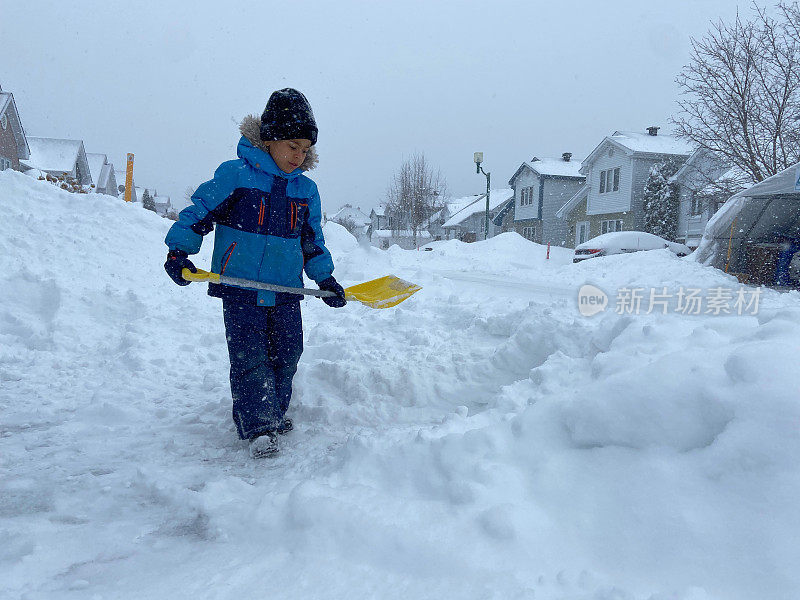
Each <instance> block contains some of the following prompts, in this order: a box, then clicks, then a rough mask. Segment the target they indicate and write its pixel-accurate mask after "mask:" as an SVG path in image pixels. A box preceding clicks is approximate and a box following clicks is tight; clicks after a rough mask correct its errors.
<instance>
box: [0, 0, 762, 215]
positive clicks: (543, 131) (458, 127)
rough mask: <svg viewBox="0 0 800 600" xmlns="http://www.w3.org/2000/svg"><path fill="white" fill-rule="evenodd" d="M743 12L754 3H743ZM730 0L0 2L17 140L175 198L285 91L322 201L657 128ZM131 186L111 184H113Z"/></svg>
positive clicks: (329, 204) (465, 186) (0, 80)
mask: <svg viewBox="0 0 800 600" xmlns="http://www.w3.org/2000/svg"><path fill="white" fill-rule="evenodd" d="M739 4H741V5H742V6H743V7H744V10H745V12H746V11H747V7H748V6H749V3H746V2H740V3H739ZM736 9H737V2H736V1H735V0H662V1H658V0H608V1H606V2H597V1H595V0H573V1H570V2H561V1H554V0H548V1H546V2H541V1H536V0H529V1H522V0H518V1H515V2H505V1H501V2H498V1H492V2H487V1H483V2H477V1H476V2H434V1H432V0H424V1H416V0H414V1H406V0H394V1H391V2H353V1H349V0H337V1H336V2H313V1H304V2H286V1H283V2H279V3H278V2H247V3H244V2H238V1H226V2H219V1H218V0H214V1H213V2H209V1H205V0H195V1H192V2H185V3H178V2H176V3H173V5H171V6H165V5H164V3H163V2H162V1H161V0H158V1H151V0H140V1H138V2H115V1H109V0H103V1H102V2H80V1H77V2H62V1H59V2H21V1H13V0H3V2H2V11H1V16H0V39H2V40H3V48H4V52H5V60H4V61H2V63H1V64H2V68H1V69H0V84H2V86H3V89H4V91H10V92H13V93H14V96H15V99H16V101H17V106H18V108H19V110H20V116H21V118H22V122H23V126H24V127H25V130H26V132H27V133H28V134H29V135H34V136H46V137H63V138H77V139H82V140H84V142H85V145H86V150H87V151H88V152H101V153H106V154H108V155H109V157H110V159H111V160H112V162H114V164H115V166H116V167H117V170H118V171H123V172H124V157H125V153H126V152H133V153H135V155H136V159H135V165H136V183H137V185H141V186H146V187H150V188H151V189H152V188H156V189H157V190H158V192H159V194H167V195H170V196H171V197H172V198H173V203H174V204H176V205H177V206H179V207H180V206H183V204H184V201H183V194H184V190H185V188H186V187H187V186H190V185H191V186H195V187H196V186H197V185H198V184H199V183H201V182H203V181H205V180H207V179H209V178H210V177H211V176H212V174H213V172H214V169H215V168H216V167H217V166H218V165H219V163H220V162H222V161H225V160H229V159H231V158H235V152H236V144H237V142H238V139H239V134H238V130H237V123H238V121H239V120H240V119H241V118H242V117H243V116H244V115H246V114H248V113H256V114H259V115H260V113H261V111H262V110H263V108H264V105H265V103H266V101H267V98H268V97H269V94H270V93H271V92H272V91H273V90H275V89H279V88H283V87H287V86H291V87H296V88H298V89H299V90H301V91H302V92H303V93H305V94H306V96H307V97H308V99H309V101H310V102H311V105H312V107H313V109H314V112H315V116H316V119H317V124H318V126H319V131H320V133H319V142H318V144H317V147H318V151H319V154H320V166H319V167H318V168H317V169H316V170H314V171H312V172H311V176H312V178H313V179H314V180H315V181H316V182H317V184H318V186H319V189H320V193H321V196H322V201H323V210H326V211H328V212H333V211H335V210H337V209H338V208H339V207H340V206H341V205H342V204H344V203H346V202H349V203H351V204H353V205H354V206H360V207H361V208H362V209H364V210H365V212H367V213H368V212H369V208H371V207H372V206H375V205H376V204H378V203H379V202H381V201H382V200H383V198H384V195H385V191H386V187H387V184H388V182H389V180H390V178H391V176H392V173H393V172H394V171H395V170H396V169H397V167H398V166H399V165H400V163H401V162H402V161H403V159H404V158H406V157H408V156H410V155H411V154H413V153H414V152H424V153H425V155H426V157H427V158H428V159H429V161H430V162H431V163H432V164H433V165H435V166H438V167H439V168H440V169H441V171H442V173H443V175H444V176H445V178H446V179H447V182H448V186H449V191H450V194H451V195H452V196H456V197H457V196H464V195H468V194H472V193H479V192H480V191H481V190H482V189H484V188H485V179H484V178H483V176H480V175H476V174H475V168H474V164H473V162H472V154H473V152H475V151H482V152H483V153H484V160H485V164H484V167H485V168H486V169H487V170H489V171H491V173H492V180H493V185H492V187H505V186H507V182H508V179H509V178H510V177H511V175H513V174H514V171H515V170H516V169H517V167H518V166H519V165H520V163H521V162H522V161H524V160H529V159H530V158H531V157H532V156H534V155H536V156H540V157H542V156H560V155H561V153H562V152H565V151H570V152H573V153H574V155H575V157H576V158H582V157H584V156H586V155H587V154H588V153H589V152H591V150H592V149H593V148H594V146H595V145H596V144H597V143H598V142H599V141H600V140H601V139H602V137H603V136H604V135H608V134H610V133H612V132H613V131H614V130H616V129H623V130H624V129H629V130H640V131H644V128H645V127H647V126H649V125H660V126H662V127H663V128H664V129H662V133H668V130H669V123H668V119H669V117H670V115H672V114H673V113H674V111H675V110H676V105H675V102H676V99H677V88H676V86H675V83H674V80H675V76H676V74H677V73H678V72H679V71H680V69H681V67H682V65H684V64H685V63H686V62H687V61H688V56H689V38H690V37H691V36H700V35H702V34H703V33H704V32H705V31H706V30H707V28H708V24H709V21H710V20H712V19H717V18H720V17H722V18H724V19H730V18H731V17H732V16H734V15H735V12H736ZM120 179H124V176H120Z"/></svg>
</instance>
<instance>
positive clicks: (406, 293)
mask: <svg viewBox="0 0 800 600" xmlns="http://www.w3.org/2000/svg"><path fill="white" fill-rule="evenodd" d="M421 289H422V288H421V287H420V286H418V285H416V284H415V283H411V282H410V281H405V280H404V279H400V278H399V277H395V276H394V275H386V276H385V277H379V278H378V279H373V280H372V281H366V282H364V283H359V284H358V285H354V286H351V287H349V288H347V289H345V291H344V293H345V298H347V299H348V300H357V301H358V302H361V303H362V304H366V305H367V306H369V307H371V308H390V307H392V306H397V305H398V304H400V303H401V302H402V301H403V300H407V299H408V298H410V297H411V296H412V295H413V294H415V293H416V292H418V291H420V290H421Z"/></svg>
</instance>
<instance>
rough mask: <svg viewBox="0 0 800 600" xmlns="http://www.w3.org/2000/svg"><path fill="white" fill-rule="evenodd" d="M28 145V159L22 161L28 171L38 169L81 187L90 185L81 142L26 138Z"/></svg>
mask: <svg viewBox="0 0 800 600" xmlns="http://www.w3.org/2000/svg"><path fill="white" fill-rule="evenodd" d="M28 145H29V146H30V150H31V153H30V157H29V158H28V159H27V160H24V161H23V165H25V166H26V167H27V168H28V169H39V170H40V171H44V172H45V173H47V174H49V175H53V176H54V177H59V178H66V179H73V180H74V181H75V182H77V184H78V185H82V186H88V185H91V184H92V175H91V173H90V171H89V161H88V159H87V158H86V150H85V149H84V147H83V141H81V140H62V139H57V138H45V137H31V136H28Z"/></svg>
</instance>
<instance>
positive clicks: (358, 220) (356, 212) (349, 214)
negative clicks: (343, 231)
mask: <svg viewBox="0 0 800 600" xmlns="http://www.w3.org/2000/svg"><path fill="white" fill-rule="evenodd" d="M345 219H346V220H349V221H353V222H354V223H355V224H356V225H366V224H368V223H369V222H370V218H369V217H368V216H367V215H365V214H364V213H363V212H361V210H360V209H358V208H353V207H352V206H343V207H342V208H340V209H339V210H338V211H337V212H336V214H334V215H333V216H331V217H328V220H329V221H339V220H345Z"/></svg>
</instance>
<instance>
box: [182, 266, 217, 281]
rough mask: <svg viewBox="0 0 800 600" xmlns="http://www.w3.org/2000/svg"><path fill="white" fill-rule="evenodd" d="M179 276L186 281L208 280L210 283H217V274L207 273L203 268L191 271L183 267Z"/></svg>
mask: <svg viewBox="0 0 800 600" xmlns="http://www.w3.org/2000/svg"><path fill="white" fill-rule="evenodd" d="M181 276H182V277H183V278H184V279H185V280H186V281H210V282H211V283H219V275H218V274H217V273H209V272H208V271H203V269H197V272H196V273H192V272H191V271H190V270H189V269H183V270H182V271H181Z"/></svg>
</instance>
